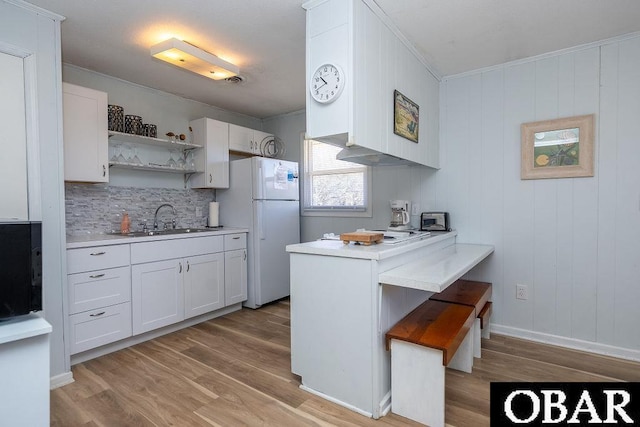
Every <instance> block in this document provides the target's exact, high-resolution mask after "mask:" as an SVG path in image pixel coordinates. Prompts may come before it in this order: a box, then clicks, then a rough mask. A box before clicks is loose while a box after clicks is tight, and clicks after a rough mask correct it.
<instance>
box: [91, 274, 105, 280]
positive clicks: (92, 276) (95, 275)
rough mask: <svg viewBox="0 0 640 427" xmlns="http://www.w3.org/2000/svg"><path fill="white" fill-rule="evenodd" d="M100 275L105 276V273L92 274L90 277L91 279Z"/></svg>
mask: <svg viewBox="0 0 640 427" xmlns="http://www.w3.org/2000/svg"><path fill="white" fill-rule="evenodd" d="M100 277H104V273H102V274H92V275H91V276H89V278H91V279H98V278H100Z"/></svg>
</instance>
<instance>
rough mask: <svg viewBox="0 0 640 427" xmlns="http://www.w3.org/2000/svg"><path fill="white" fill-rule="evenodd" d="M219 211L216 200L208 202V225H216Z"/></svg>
mask: <svg viewBox="0 0 640 427" xmlns="http://www.w3.org/2000/svg"><path fill="white" fill-rule="evenodd" d="M219 211H220V205H219V204H218V202H211V203H209V222H208V225H209V227H217V226H218V225H220V224H218V213H219Z"/></svg>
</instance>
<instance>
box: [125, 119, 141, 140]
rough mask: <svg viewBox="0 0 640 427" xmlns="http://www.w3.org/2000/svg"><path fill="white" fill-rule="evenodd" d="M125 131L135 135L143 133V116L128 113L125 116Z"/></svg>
mask: <svg viewBox="0 0 640 427" xmlns="http://www.w3.org/2000/svg"><path fill="white" fill-rule="evenodd" d="M124 132H125V133H132V134H134V135H142V134H143V132H144V129H143V127H142V117H140V116H134V115H131V114H127V115H126V116H124Z"/></svg>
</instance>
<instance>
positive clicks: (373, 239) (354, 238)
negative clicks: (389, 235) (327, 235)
mask: <svg viewBox="0 0 640 427" xmlns="http://www.w3.org/2000/svg"><path fill="white" fill-rule="evenodd" d="M340 240H342V242H343V243H344V244H345V245H348V244H349V243H350V242H355V243H362V244H363V245H366V246H369V245H370V244H372V243H379V242H382V241H383V240H384V234H382V233H377V232H375V231H353V232H351V233H342V234H341V235H340Z"/></svg>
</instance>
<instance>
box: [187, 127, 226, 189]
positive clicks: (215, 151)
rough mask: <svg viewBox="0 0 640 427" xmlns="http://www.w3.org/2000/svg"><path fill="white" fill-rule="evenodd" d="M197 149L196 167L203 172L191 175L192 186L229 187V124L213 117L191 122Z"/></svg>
mask: <svg viewBox="0 0 640 427" xmlns="http://www.w3.org/2000/svg"><path fill="white" fill-rule="evenodd" d="M189 126H190V127H191V130H192V131H193V142H194V143H195V144H198V145H201V146H202V147H203V148H202V149H200V150H197V151H196V154H195V157H194V161H195V167H196V170H198V171H203V172H201V173H196V174H194V175H193V176H192V177H191V187H192V188H229V127H230V126H231V125H229V124H228V123H225V122H221V121H219V120H213V119H207V118H202V119H197V120H192V121H191V122H189Z"/></svg>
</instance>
